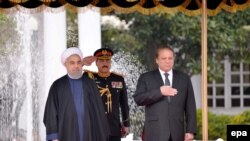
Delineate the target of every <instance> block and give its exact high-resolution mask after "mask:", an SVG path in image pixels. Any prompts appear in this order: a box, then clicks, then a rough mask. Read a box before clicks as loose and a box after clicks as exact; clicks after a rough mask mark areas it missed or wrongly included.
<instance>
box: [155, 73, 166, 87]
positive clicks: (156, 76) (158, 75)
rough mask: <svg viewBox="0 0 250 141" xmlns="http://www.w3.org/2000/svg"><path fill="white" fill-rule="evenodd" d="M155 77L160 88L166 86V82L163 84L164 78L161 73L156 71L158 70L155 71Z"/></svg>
mask: <svg viewBox="0 0 250 141" xmlns="http://www.w3.org/2000/svg"><path fill="white" fill-rule="evenodd" d="M154 77H155V78H156V80H157V84H158V85H159V86H162V85H164V82H163V80H162V77H161V73H160V71H159V70H158V69H156V70H155V71H154Z"/></svg>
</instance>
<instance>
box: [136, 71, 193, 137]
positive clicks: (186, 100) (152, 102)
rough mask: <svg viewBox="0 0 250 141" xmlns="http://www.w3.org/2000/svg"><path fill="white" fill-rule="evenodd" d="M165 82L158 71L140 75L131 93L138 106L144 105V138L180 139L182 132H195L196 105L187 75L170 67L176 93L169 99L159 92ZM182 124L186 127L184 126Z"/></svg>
mask: <svg viewBox="0 0 250 141" xmlns="http://www.w3.org/2000/svg"><path fill="white" fill-rule="evenodd" d="M162 85H164V83H163V80H162V78H161V75H160V72H159V70H158V69H157V70H154V71H151V72H147V73H144V74H142V75H141V76H140V78H139V80H138V84H137V88H136V92H135V94H134V95H133V97H134V100H135V102H136V103H137V104H138V105H139V106H145V141H168V138H169V137H170V134H171V137H172V140H173V141H183V140H184V135H185V133H196V130H197V123H196V105H195V98H194V92H193V87H192V83H191V80H190V78H189V76H188V75H186V74H184V73H182V72H180V71H177V70H173V84H172V87H173V88H175V89H177V91H178V94H177V95H176V96H173V97H171V102H170V103H169V102H168V99H167V97H166V96H163V95H162V94H161V92H160V86H162ZM184 125H185V127H184Z"/></svg>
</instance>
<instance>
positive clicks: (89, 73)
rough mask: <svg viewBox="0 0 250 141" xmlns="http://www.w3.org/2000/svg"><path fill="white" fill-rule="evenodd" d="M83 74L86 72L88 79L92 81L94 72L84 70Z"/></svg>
mask: <svg viewBox="0 0 250 141" xmlns="http://www.w3.org/2000/svg"><path fill="white" fill-rule="evenodd" d="M84 72H86V73H87V74H88V76H89V78H91V79H94V74H95V73H96V72H93V71H90V70H86V69H84Z"/></svg>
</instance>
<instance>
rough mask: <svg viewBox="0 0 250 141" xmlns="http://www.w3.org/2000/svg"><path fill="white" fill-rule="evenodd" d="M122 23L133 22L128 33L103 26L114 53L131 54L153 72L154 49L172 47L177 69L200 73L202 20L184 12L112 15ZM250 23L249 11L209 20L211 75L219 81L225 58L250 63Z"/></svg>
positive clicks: (209, 68)
mask: <svg viewBox="0 0 250 141" xmlns="http://www.w3.org/2000/svg"><path fill="white" fill-rule="evenodd" d="M113 15H116V16H118V17H119V18H120V19H121V20H125V21H127V22H131V21H132V24H131V25H130V26H129V30H126V31H122V30H119V31H114V30H115V29H112V28H110V27H105V25H104V26H103V27H102V36H103V38H102V39H103V43H105V45H106V46H109V47H111V48H113V49H114V50H117V51H118V50H125V51H130V52H131V53H132V54H136V55H138V56H139V58H140V61H141V62H142V63H143V64H145V65H146V66H147V69H153V68H154V67H155V64H154V62H155V61H154V50H155V49H156V48H157V47H159V46H171V47H173V48H174V49H175V51H176V56H177V57H176V64H175V67H176V68H179V69H182V70H184V71H185V72H187V73H189V74H190V75H193V74H198V73H200V72H201V34H202V33H201V17H200V16H195V17H189V16H186V15H184V14H182V13H177V14H173V15H170V14H164V13H158V14H154V15H142V14H140V13H132V14H120V13H113ZM249 22H250V10H246V11H244V12H237V13H233V14H232V13H227V12H221V13H220V14H218V15H217V16H214V17H208V23H207V24H208V76H209V79H219V78H220V77H221V76H223V75H222V73H223V71H222V70H223V68H221V65H218V64H219V63H218V62H220V61H221V60H223V59H224V57H225V56H229V57H230V59H231V61H232V62H239V61H244V62H248V63H249V62H250V57H249V53H247V52H249V47H248V45H247V44H248V42H247V38H248V37H249V34H248V31H247V30H246V28H244V27H245V26H246V25H248V24H249Z"/></svg>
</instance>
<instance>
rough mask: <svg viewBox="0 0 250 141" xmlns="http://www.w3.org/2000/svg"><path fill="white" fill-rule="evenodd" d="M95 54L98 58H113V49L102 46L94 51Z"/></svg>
mask: <svg viewBox="0 0 250 141" xmlns="http://www.w3.org/2000/svg"><path fill="white" fill-rule="evenodd" d="M94 56H95V57H97V59H111V57H112V56H113V51H112V50H111V49H109V48H100V49H98V50H96V51H95V52H94Z"/></svg>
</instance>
